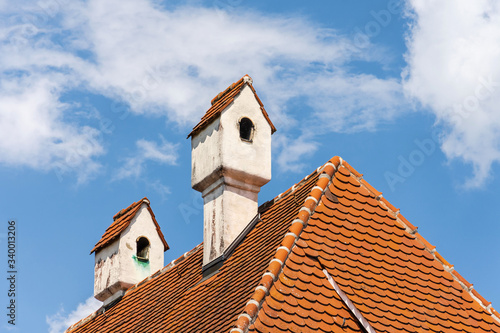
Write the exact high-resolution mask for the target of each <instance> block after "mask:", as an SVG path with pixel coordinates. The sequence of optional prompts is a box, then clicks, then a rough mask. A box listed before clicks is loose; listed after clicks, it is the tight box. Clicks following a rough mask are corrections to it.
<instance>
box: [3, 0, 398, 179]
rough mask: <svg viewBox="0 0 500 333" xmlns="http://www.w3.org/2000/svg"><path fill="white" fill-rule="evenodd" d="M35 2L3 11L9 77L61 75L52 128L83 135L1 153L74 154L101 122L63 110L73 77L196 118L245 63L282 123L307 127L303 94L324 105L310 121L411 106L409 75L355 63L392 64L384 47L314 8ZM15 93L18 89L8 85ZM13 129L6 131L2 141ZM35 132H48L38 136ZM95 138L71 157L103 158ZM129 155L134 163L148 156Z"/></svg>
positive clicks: (385, 113) (6, 80)
mask: <svg viewBox="0 0 500 333" xmlns="http://www.w3.org/2000/svg"><path fill="white" fill-rule="evenodd" d="M193 3H194V2H193ZM58 4H60V5H58ZM23 5H24V8H22V10H18V11H17V12H15V13H9V16H8V18H9V19H7V16H6V15H3V16H2V19H3V18H5V20H2V23H0V39H1V41H0V42H1V43H2V49H3V51H4V52H2V54H1V55H0V71H1V73H2V74H3V75H2V79H1V82H2V85H3V86H11V85H14V84H15V83H16V81H19V80H20V79H23V80H25V81H26V82H23V84H22V85H20V86H21V87H27V86H30V85H36V84H37V82H51V84H52V85H51V86H50V87H45V88H44V90H43V92H44V94H45V98H46V100H48V101H50V103H49V104H47V105H46V107H45V108H46V109H48V110H59V111H58V113H57V114H51V117H49V119H50V121H51V122H50V123H49V124H48V125H47V128H48V130H47V131H45V132H43V133H44V136H42V139H44V138H46V137H49V138H51V137H52V136H53V133H54V132H57V131H59V132H62V133H66V132H67V131H68V128H69V126H72V127H71V131H70V132H75V133H77V135H76V137H75V138H72V140H73V141H71V143H68V144H66V145H65V147H67V148H65V149H59V146H60V145H58V144H55V143H53V142H56V143H60V142H63V143H66V141H68V140H70V137H68V136H63V137H62V138H59V139H58V140H55V141H54V140H52V142H50V140H46V141H47V142H48V144H49V147H53V148H54V147H58V148H57V149H55V148H54V149H52V150H51V149H49V152H52V151H54V150H55V152H54V153H52V155H50V154H49V156H52V158H51V159H48V160H47V161H44V162H43V163H42V162H37V163H33V162H31V160H32V159H31V157H32V156H34V157H35V159H34V161H37V158H38V159H39V158H41V157H39V156H42V155H43V152H44V151H45V149H46V148H45V147H46V144H43V145H34V146H33V147H32V149H31V150H29V151H28V150H25V151H20V152H19V153H16V150H14V149H11V150H6V148H5V147H2V148H3V149H4V150H6V151H7V152H8V153H9V154H8V156H10V157H8V158H6V157H3V156H2V155H4V154H0V162H4V163H6V162H8V163H10V164H11V165H24V166H29V167H32V168H36V169H56V168H58V167H60V165H61V164H62V165H67V164H68V162H67V161H68V160H71V157H72V156H73V155H74V154H73V152H74V149H73V148H72V147H73V146H74V145H77V144H88V143H89V142H94V141H95V140H93V139H94V138H95V137H96V136H97V135H98V134H99V133H98V132H99V131H98V130H97V129H95V128H94V129H91V128H89V127H85V126H84V124H83V123H76V124H69V123H67V122H65V121H64V119H65V118H64V116H63V115H64V114H68V113H71V112H73V111H74V110H73V109H72V108H71V107H68V105H65V104H64V103H63V102H61V95H62V94H63V93H64V92H67V91H68V90H69V89H79V90H82V91H87V92H92V93H95V94H99V95H103V96H106V97H108V98H112V99H114V100H117V101H123V102H124V103H126V104H128V105H129V106H130V111H131V112H134V113H137V114H160V115H164V116H165V117H166V118H167V119H168V121H170V122H176V123H177V124H179V125H180V126H185V127H186V129H188V127H189V126H190V125H193V124H194V123H195V122H196V121H197V120H198V119H199V118H200V116H201V114H202V113H203V112H204V111H205V110H206V109H207V107H208V105H207V101H209V100H210V99H211V98H212V97H213V96H214V95H215V94H217V93H218V92H219V91H220V90H221V89H224V88H225V87H226V86H227V85H228V84H229V83H230V82H233V81H234V80H237V79H238V78H239V77H240V76H241V75H243V74H245V73H249V74H251V75H252V76H253V77H254V78H255V81H256V86H257V87H258V89H259V93H260V94H261V96H262V97H263V99H265V101H266V106H267V109H268V111H269V112H270V113H271V117H272V118H273V121H274V122H275V124H276V125H277V126H278V127H279V128H280V130H281V131H282V133H286V132H287V131H293V130H297V129H296V128H295V127H294V125H293V124H297V123H298V122H296V121H298V120H299V119H298V118H300V115H297V114H292V113H290V109H292V108H290V103H291V102H292V101H296V100H299V99H300V100H301V101H303V103H304V104H305V105H307V106H309V107H311V108H314V109H315V113H314V114H313V115H312V117H310V121H311V122H312V124H314V125H315V126H316V127H317V128H318V129H320V131H323V132H331V131H353V130H364V129H367V128H369V129H373V128H376V126H377V124H378V123H379V122H380V121H386V120H388V119H392V118H393V117H394V116H395V115H397V114H398V112H399V111H398V110H400V108H398V107H397V106H398V105H399V104H400V103H401V101H402V100H401V98H400V97H401V91H400V90H401V89H400V85H399V83H398V80H396V79H381V78H377V77H376V76H373V75H363V74H357V73H351V72H349V69H348V64H349V63H350V62H351V61H353V60H356V61H367V62H374V63H380V64H382V63H383V62H385V59H384V57H383V53H382V52H373V51H374V49H375V48H374V47H373V46H371V45H366V46H365V48H359V47H357V46H356V45H354V43H353V41H351V40H349V39H348V38H346V37H345V36H343V35H341V34H339V33H338V32H336V31H334V30H329V29H325V28H324V27H321V26H319V25H317V24H315V23H312V22H311V21H309V20H307V19H305V18H303V17H299V16H293V17H283V16H277V15H270V14H263V13H259V12H254V11H250V10H246V9H244V8H242V10H239V9H238V8H231V9H232V10H228V9H227V8H226V9H224V8H223V9H220V8H204V7H194V6H193V5H185V6H175V7H174V8H171V9H165V8H162V7H160V6H158V5H157V3H156V2H155V1H149V0H133V1H132V0H122V1H118V0H110V1H98V0H89V1H72V2H69V1H61V2H57V3H56V2H53V1H52V2H50V3H45V2H43V1H42V2H34V1H25V2H23ZM10 10H11V11H12V10H13V9H10ZM54 76H55V77H57V78H58V79H57V80H53V79H52V78H53V77H54ZM35 93H36V91H35V90H31V89H26V90H25V91H23V94H22V95H20V98H21V97H22V99H25V100H38V99H37V96H36V95H35ZM6 96H7V97H6V98H8V97H12V96H16V94H14V93H13V92H10V91H8V92H7V93H6ZM18 108H19V110H18V111H19V112H17V113H16V114H24V115H26V117H25V119H24V120H23V122H22V123H24V121H25V120H26V121H28V123H34V122H35V121H36V118H37V116H38V115H39V112H38V110H39V109H40V106H39V105H38V104H36V103H24V104H20V105H19V107H18ZM360 110H363V111H364V113H361V115H362V116H360V113H359V111H360ZM52 112H53V113H54V112H55V111H52ZM13 117H14V116H13ZM17 120H18V118H17V117H16V121H17ZM20 129H21V130H22V129H23V128H20ZM4 133H5V132H4V131H0V141H4V140H3V139H4V137H5V136H6V134H4ZM31 141H32V142H35V141H36V142H43V140H41V141H40V140H38V137H35V138H34V139H33V140H31ZM74 141H78V142H74ZM92 147H93V149H92V150H90V151H88V152H87V153H86V154H83V155H79V156H78V158H77V161H76V162H71V163H70V167H73V169H76V170H80V169H79V168H74V166H78V165H84V164H85V163H88V164H89V165H90V166H92V167H91V168H90V170H96V169H98V165H99V162H98V161H99V160H98V156H99V155H100V154H103V149H102V147H101V145H100V144H97V145H93V146H92ZM2 152H3V151H2ZM129 163H130V168H128V170H129V171H130V170H131V168H132V167H133V166H134V165H132V164H133V163H137V161H134V160H130V162H129ZM139 166H141V163H139ZM86 169H88V168H81V170H86ZM125 175H126V172H125V171H124V174H123V176H125ZM131 175H133V173H132V174H131Z"/></svg>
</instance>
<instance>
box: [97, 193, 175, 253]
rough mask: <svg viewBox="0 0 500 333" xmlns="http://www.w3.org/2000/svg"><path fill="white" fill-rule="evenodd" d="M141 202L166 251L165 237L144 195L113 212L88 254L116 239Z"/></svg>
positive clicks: (127, 224)
mask: <svg viewBox="0 0 500 333" xmlns="http://www.w3.org/2000/svg"><path fill="white" fill-rule="evenodd" d="M142 204H146V206H147V208H148V210H149V213H150V214H151V217H152V218H153V222H154V224H155V226H156V231H158V235H159V236H160V238H161V241H162V242H163V246H164V248H165V251H167V250H168V249H169V247H168V244H167V242H166V241H165V237H163V233H162V232H161V229H160V226H159V225H158V222H156V218H155V214H154V213H153V210H152V209H151V207H150V206H149V204H150V203H149V200H148V198H146V197H144V198H142V199H141V200H139V201H137V202H134V203H133V204H131V205H130V206H128V207H127V208H125V209H122V210H120V211H119V212H118V213H116V214H115V216H113V223H112V224H111V225H110V226H109V227H108V229H106V232H105V233H104V235H102V237H101V239H100V240H99V241H98V242H97V244H96V245H95V246H94V248H93V249H92V251H90V254H92V253H94V252H97V251H99V250H100V249H102V248H103V247H105V246H107V245H108V244H110V243H111V242H113V241H114V240H116V239H117V238H118V237H120V234H121V233H122V232H123V231H124V230H125V229H127V227H128V226H129V224H130V222H131V221H132V219H133V218H134V217H135V214H136V213H137V212H138V211H139V208H141V206H142Z"/></svg>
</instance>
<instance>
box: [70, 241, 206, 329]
mask: <svg viewBox="0 0 500 333" xmlns="http://www.w3.org/2000/svg"><path fill="white" fill-rule="evenodd" d="M201 247H203V243H201V244H199V245H197V246H195V247H194V248H193V249H192V250H191V251H189V252H186V253H184V254H183V255H182V256H180V257H179V258H177V259H174V260H172V261H171V262H170V263H169V264H168V265H166V266H165V267H163V268H161V269H159V270H158V271H156V272H155V273H153V274H151V275H150V276H148V277H146V278H145V279H144V280H142V281H140V282H137V283H136V284H134V285H133V286H132V287H130V288H128V289H127V290H126V291H125V293H124V294H123V297H125V295H127V294H128V293H130V292H131V291H133V290H136V289H137V288H139V287H140V286H142V285H144V284H145V283H147V282H149V281H151V280H153V279H155V278H156V277H158V276H160V275H162V274H164V273H166V272H168V271H169V270H170V269H172V268H174V267H175V266H177V265H179V264H180V263H181V262H183V261H184V260H186V259H187V258H189V257H191V256H192V255H193V254H194V253H195V252H196V251H198V250H199V249H200V248H201ZM102 312H103V307H102V306H101V307H100V308H99V309H97V310H96V311H94V312H92V313H91V314H89V315H88V316H87V317H85V318H83V319H80V320H79V321H78V322H76V323H74V324H73V325H71V326H70V327H68V328H67V329H66V331H65V332H71V331H72V330H74V329H76V328H78V327H80V326H82V325H84V324H85V323H87V322H88V321H90V320H92V319H93V318H95V317H96V316H97V315H99V314H100V313H102Z"/></svg>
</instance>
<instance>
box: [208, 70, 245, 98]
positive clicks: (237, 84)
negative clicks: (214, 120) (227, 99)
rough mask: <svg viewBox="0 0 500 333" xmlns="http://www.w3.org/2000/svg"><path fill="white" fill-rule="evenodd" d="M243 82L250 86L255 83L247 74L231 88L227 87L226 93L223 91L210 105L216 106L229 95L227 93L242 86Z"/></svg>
mask: <svg viewBox="0 0 500 333" xmlns="http://www.w3.org/2000/svg"><path fill="white" fill-rule="evenodd" d="M243 82H245V83H247V82H248V83H249V84H250V85H251V84H252V83H253V79H252V78H251V77H250V75H248V74H246V75H245V76H243V77H242V78H241V79H239V80H238V81H236V82H234V83H232V84H231V85H230V86H229V87H227V88H226V89H225V90H224V91H221V92H220V93H219V94H218V95H217V96H215V97H214V98H213V99H212V100H211V101H210V104H211V105H214V104H215V103H217V102H218V101H220V100H221V99H222V98H223V97H224V96H226V95H227V93H229V92H230V91H231V90H233V89H234V88H236V87H237V86H239V85H240V84H242V83H243Z"/></svg>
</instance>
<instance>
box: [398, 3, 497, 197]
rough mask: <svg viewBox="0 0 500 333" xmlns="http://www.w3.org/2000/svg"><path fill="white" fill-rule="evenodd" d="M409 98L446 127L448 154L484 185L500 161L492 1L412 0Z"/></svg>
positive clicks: (474, 181) (470, 183) (470, 184)
mask: <svg viewBox="0 0 500 333" xmlns="http://www.w3.org/2000/svg"><path fill="white" fill-rule="evenodd" d="M410 3H411V5H412V6H413V10H414V11H413V14H414V19H415V20H414V25H413V26H412V28H411V34H410V37H409V39H408V49H409V50H408V54H407V62H408V68H407V70H408V73H407V77H406V82H405V89H406V92H407V94H408V95H409V96H412V97H414V98H416V99H417V100H418V101H419V102H421V103H422V104H423V105H424V106H427V107H429V108H430V109H431V110H432V112H434V113H435V114H436V116H437V119H438V122H439V123H440V124H441V125H443V126H444V128H445V134H444V136H443V138H442V140H443V141H442V150H443V151H444V153H445V154H446V156H447V157H448V158H449V159H450V160H453V159H457V160H460V161H463V162H465V163H469V164H471V165H472V166H473V177H472V178H471V179H469V180H468V182H467V183H466V186H468V187H478V186H481V185H483V184H484V183H485V182H486V180H487V179H488V177H489V176H490V174H491V167H492V165H493V164H494V163H496V162H499V161H500V109H499V108H498V105H500V62H499V61H498V59H500V5H499V4H498V2H495V1H489V0H475V1H469V0H460V1H429V0H412V1H410Z"/></svg>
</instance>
